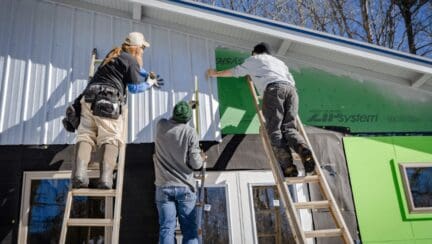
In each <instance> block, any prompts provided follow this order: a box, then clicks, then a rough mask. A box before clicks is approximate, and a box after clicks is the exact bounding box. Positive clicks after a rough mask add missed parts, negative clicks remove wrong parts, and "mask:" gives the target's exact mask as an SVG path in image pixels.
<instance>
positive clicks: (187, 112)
mask: <svg viewBox="0 0 432 244" xmlns="http://www.w3.org/2000/svg"><path fill="white" fill-rule="evenodd" d="M191 118H192V109H191V107H190V106H189V104H188V103H187V102H185V101H180V102H178V103H177V104H176V105H175V106H174V111H173V120H175V121H177V122H179V123H187V122H188V121H189V120H190V119H191Z"/></svg>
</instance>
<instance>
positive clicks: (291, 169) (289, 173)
mask: <svg viewBox="0 0 432 244" xmlns="http://www.w3.org/2000/svg"><path fill="white" fill-rule="evenodd" d="M283 175H284V177H297V176H298V170H297V166H295V165H294V164H292V165H289V166H288V167H286V168H285V169H284V170H283Z"/></svg>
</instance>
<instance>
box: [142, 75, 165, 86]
mask: <svg viewBox="0 0 432 244" xmlns="http://www.w3.org/2000/svg"><path fill="white" fill-rule="evenodd" d="M163 81H164V79H163V78H162V77H160V76H159V75H157V74H156V73H155V72H150V73H149V76H148V77H147V80H146V82H147V83H148V84H149V85H150V87H152V86H154V87H156V88H161V87H162V86H163V85H164V82H163Z"/></svg>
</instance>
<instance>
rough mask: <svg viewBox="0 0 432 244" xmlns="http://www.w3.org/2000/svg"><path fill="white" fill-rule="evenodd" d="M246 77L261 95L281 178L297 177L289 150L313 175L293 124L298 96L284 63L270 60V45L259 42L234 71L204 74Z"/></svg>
mask: <svg viewBox="0 0 432 244" xmlns="http://www.w3.org/2000/svg"><path fill="white" fill-rule="evenodd" d="M246 75H249V76H251V78H252V80H253V82H254V84H255V86H256V88H257V90H258V92H259V93H260V94H264V97H263V105H262V112H263V115H264V118H265V120H266V130H267V133H268V135H269V137H270V142H271V144H272V147H273V151H274V153H275V156H276V158H277V159H278V161H279V164H280V166H281V168H282V171H283V173H284V176H285V177H296V176H297V175H298V171H297V168H296V166H295V165H294V164H293V159H292V155H291V150H290V148H292V149H293V150H295V151H296V152H297V153H298V154H299V155H300V157H301V159H302V162H303V165H304V168H305V171H306V172H312V171H313V170H314V168H315V162H314V160H313V157H312V153H311V150H310V149H309V147H308V146H307V144H306V142H305V140H304V138H303V137H302V136H301V135H300V134H299V132H298V131H297V128H296V125H295V119H296V117H297V114H298V95H297V90H296V88H295V82H294V78H293V77H292V75H291V73H290V72H289V70H288V67H287V66H286V65H285V63H284V62H282V61H281V60H279V59H277V58H275V57H273V56H272V55H271V50H270V47H269V45H268V44H267V43H263V42H262V43H259V44H257V45H256V46H255V47H254V49H253V51H252V56H251V57H249V58H247V59H246V60H245V61H244V62H243V63H242V64H240V65H238V66H236V67H234V68H233V69H227V70H223V71H216V70H214V69H209V70H208V71H207V76H208V77H241V76H246Z"/></svg>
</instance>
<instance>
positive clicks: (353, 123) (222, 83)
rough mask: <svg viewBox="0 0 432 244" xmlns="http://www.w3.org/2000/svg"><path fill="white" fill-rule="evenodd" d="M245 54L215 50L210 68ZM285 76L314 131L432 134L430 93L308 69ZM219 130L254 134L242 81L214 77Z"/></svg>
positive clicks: (238, 60) (224, 65)
mask: <svg viewBox="0 0 432 244" xmlns="http://www.w3.org/2000/svg"><path fill="white" fill-rule="evenodd" d="M248 56H249V53H240V52H238V51H234V50H229V49H223V48H218V49H216V68H217V69H218V70H223V69H228V68H232V67H234V66H235V65H237V64H240V63H242V62H243V60H244V59H245V58H246V57H248ZM291 72H292V74H293V76H294V78H295V80H296V86H297V89H298V93H299V97H300V112H299V113H300V117H301V118H302V121H303V123H305V124H307V125H314V126H341V127H348V128H350V130H351V131H352V132H355V133H361V132H428V131H432V113H431V112H430V111H431V109H432V94H431V93H428V92H424V91H421V90H419V89H413V88H410V87H408V86H399V85H394V84H390V83H385V82H376V81H369V80H355V79H353V78H350V77H347V76H338V75H334V74H331V73H329V72H325V71H322V70H317V69H313V68H301V69H300V70H293V69H291ZM218 91H219V101H220V113H221V126H222V132H223V133H225V134H244V133H258V120H257V118H256V116H255V110H254V107H253V103H252V98H251V96H250V92H249V89H248V87H247V84H246V82H245V80H244V79H235V78H219V79H218Z"/></svg>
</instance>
